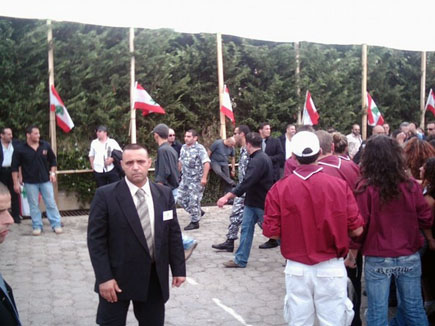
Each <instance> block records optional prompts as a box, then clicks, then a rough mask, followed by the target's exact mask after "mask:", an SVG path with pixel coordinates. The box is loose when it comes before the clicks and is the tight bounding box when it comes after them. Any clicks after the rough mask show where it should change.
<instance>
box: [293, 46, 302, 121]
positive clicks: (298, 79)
mask: <svg viewBox="0 0 435 326" xmlns="http://www.w3.org/2000/svg"><path fill="white" fill-rule="evenodd" d="M295 54H296V57H295V59H296V70H295V77H296V98H297V99H298V125H301V124H302V109H301V105H300V104H301V101H300V99H301V76H300V72H301V62H300V52H299V42H295Z"/></svg>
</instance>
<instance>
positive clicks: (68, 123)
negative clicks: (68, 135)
mask: <svg viewBox="0 0 435 326" xmlns="http://www.w3.org/2000/svg"><path fill="white" fill-rule="evenodd" d="M50 111H53V112H55V114H56V122H57V125H58V126H59V127H60V128H61V129H62V130H63V131H64V132H70V131H71V129H72V128H74V122H73V121H72V119H71V117H70V116H69V113H68V110H67V109H66V106H65V104H63V102H62V99H61V98H60V96H59V94H58V93H57V91H56V88H55V87H54V85H51V87H50Z"/></svg>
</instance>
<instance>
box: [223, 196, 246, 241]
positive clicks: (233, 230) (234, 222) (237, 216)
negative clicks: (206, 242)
mask: <svg viewBox="0 0 435 326" xmlns="http://www.w3.org/2000/svg"><path fill="white" fill-rule="evenodd" d="M244 207H245V195H243V196H242V197H236V198H234V202H233V208H232V209H231V215H230V225H228V233H227V239H228V240H236V239H237V238H238V236H237V234H238V233H239V228H240V224H242V218H243V208H244Z"/></svg>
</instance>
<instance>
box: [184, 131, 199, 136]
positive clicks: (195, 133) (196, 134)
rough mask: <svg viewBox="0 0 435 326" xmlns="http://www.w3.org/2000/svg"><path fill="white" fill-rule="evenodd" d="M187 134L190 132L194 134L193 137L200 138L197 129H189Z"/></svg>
mask: <svg viewBox="0 0 435 326" xmlns="http://www.w3.org/2000/svg"><path fill="white" fill-rule="evenodd" d="M186 132H190V133H191V134H192V137H198V133H197V132H196V130H195V129H189V130H187V131H186Z"/></svg>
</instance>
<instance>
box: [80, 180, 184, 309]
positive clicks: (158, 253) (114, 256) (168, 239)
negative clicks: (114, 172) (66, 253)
mask: <svg viewBox="0 0 435 326" xmlns="http://www.w3.org/2000/svg"><path fill="white" fill-rule="evenodd" d="M150 189H151V194H152V197H153V203H154V257H155V268H156V271H157V274H158V278H159V283H160V288H161V290H162V295H163V299H164V301H165V302H166V301H167V300H168V299H169V267H170V268H171V271H172V275H173V276H185V275H186V266H185V261H184V249H183V243H182V240H181V231H180V226H179V224H178V220H177V213H176V210H175V203H174V197H173V196H172V192H171V189H170V188H168V187H166V186H163V185H159V184H155V183H152V182H150ZM168 210H171V211H173V218H172V219H171V220H167V221H163V212H164V211H168ZM88 249H89V254H90V257H91V262H92V266H93V267H94V272H95V277H96V282H95V291H96V292H97V293H98V292H99V285H100V284H101V283H104V282H106V281H108V280H110V279H115V280H116V281H117V283H118V285H119V287H120V288H121V290H122V292H121V293H118V294H117V295H118V299H119V300H137V301H146V300H147V295H148V286H149V281H150V274H151V266H152V261H151V256H150V253H149V250H148V246H147V243H146V239H145V235H144V232H143V230H142V226H141V223H140V220H139V216H138V214H137V210H136V207H135V205H134V201H133V198H132V196H131V193H130V190H129V188H128V186H127V183H126V181H125V179H122V180H120V181H118V182H115V183H112V184H109V185H107V186H103V187H100V188H98V189H97V191H96V193H95V196H94V199H93V201H92V204H91V210H90V214H89V224H88Z"/></svg>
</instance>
